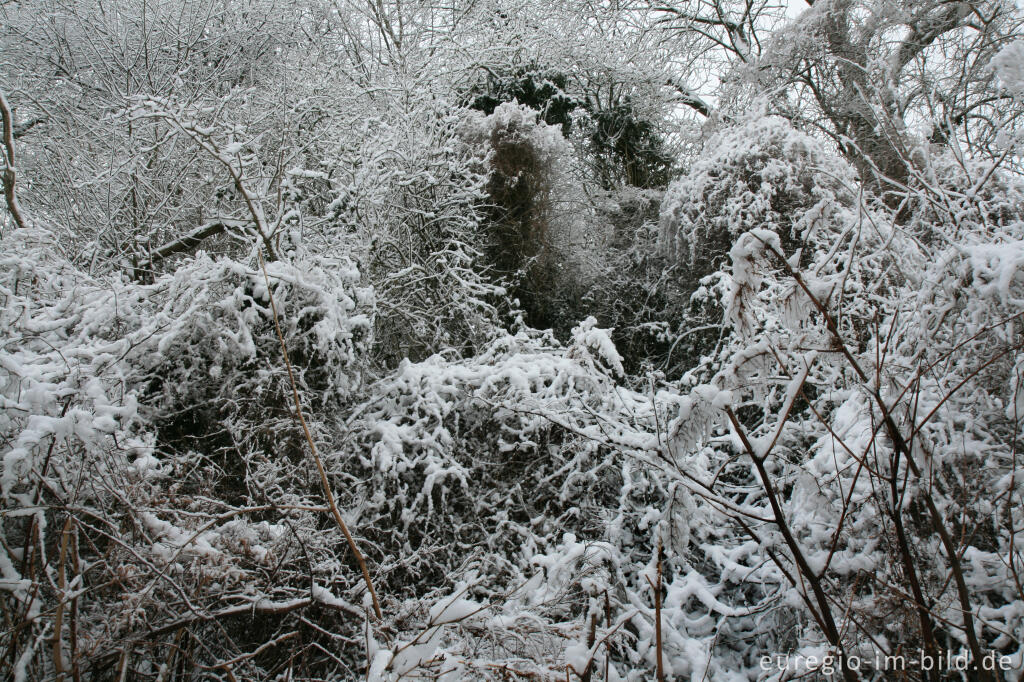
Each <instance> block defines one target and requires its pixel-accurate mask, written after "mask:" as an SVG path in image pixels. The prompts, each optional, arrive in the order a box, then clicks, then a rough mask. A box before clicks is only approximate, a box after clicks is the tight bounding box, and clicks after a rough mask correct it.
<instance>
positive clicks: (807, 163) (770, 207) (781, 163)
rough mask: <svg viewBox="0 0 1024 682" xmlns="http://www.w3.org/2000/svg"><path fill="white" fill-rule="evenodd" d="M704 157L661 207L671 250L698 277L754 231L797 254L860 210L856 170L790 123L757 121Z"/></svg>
mask: <svg viewBox="0 0 1024 682" xmlns="http://www.w3.org/2000/svg"><path fill="white" fill-rule="evenodd" d="M704 149H705V152H704V153H703V154H702V155H701V156H700V157H699V158H698V159H697V160H696V161H694V162H693V164H692V165H691V167H690V169H689V172H688V173H687V174H686V175H685V176H683V177H682V178H680V179H678V180H676V181H675V182H673V183H672V184H671V185H669V188H668V190H667V192H666V193H665V199H664V201H663V202H662V206H661V240H662V244H663V246H664V248H666V249H667V250H668V251H669V252H670V253H672V254H673V255H675V256H676V257H677V258H679V259H680V260H683V261H685V262H686V263H687V264H688V265H689V266H690V268H691V269H693V270H694V271H695V274H696V275H697V276H698V277H699V276H703V275H705V274H708V273H710V272H713V271H714V270H715V269H716V268H717V267H718V266H720V265H722V264H723V263H724V262H725V260H726V258H725V257H726V255H727V254H728V252H729V248H730V247H731V245H732V243H733V241H734V240H735V239H736V238H737V237H739V235H741V234H743V233H744V232H746V231H748V230H751V229H754V228H761V229H768V230H772V231H773V232H775V233H777V234H778V235H779V237H780V239H781V240H782V243H783V246H784V247H785V250H786V253H787V254H791V253H792V252H793V251H794V250H795V249H797V248H800V247H801V246H802V245H803V244H805V243H806V242H807V241H808V240H809V239H811V238H812V236H813V235H814V233H815V232H817V231H819V230H825V231H828V230H833V229H835V227H836V225H837V223H838V222H841V220H839V219H838V216H837V214H839V213H841V212H842V210H843V208H844V207H849V206H851V205H852V204H853V203H854V202H853V198H854V196H855V190H854V189H853V188H854V187H855V182H854V178H855V175H854V173H853V171H852V169H851V168H850V167H849V166H848V165H847V164H846V163H844V162H843V161H841V160H840V159H838V158H836V157H835V156H833V155H831V154H829V153H828V152H826V151H825V149H824V148H823V146H822V143H821V142H820V141H819V140H816V139H815V138H813V137H811V136H809V135H807V134H806V133H802V132H799V131H797V130H796V129H794V128H793V127H792V126H791V125H790V124H789V123H788V122H787V121H785V120H784V119H781V118H778V117H775V116H760V117H750V118H748V119H746V120H744V121H743V122H741V123H739V124H736V125H732V126H729V127H727V128H725V129H724V130H722V131H720V132H718V133H716V134H715V135H713V136H711V138H710V139H708V140H707V142H706V143H705V145H704Z"/></svg>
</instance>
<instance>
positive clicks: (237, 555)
mask: <svg viewBox="0 0 1024 682" xmlns="http://www.w3.org/2000/svg"><path fill="white" fill-rule="evenodd" d="M53 239H54V238H53V235H52V234H50V233H44V232H29V231H19V232H16V233H13V234H11V235H7V236H6V237H5V239H4V246H5V255H4V258H3V264H2V267H0V278H2V279H0V287H2V288H0V296H2V301H0V302H2V308H0V322H2V325H3V328H4V329H5V330H6V332H5V333H6V334H7V335H8V338H7V340H6V341H5V343H4V344H3V346H2V348H0V363H2V365H0V366H2V370H0V382H2V383H0V385H2V391H3V396H4V401H3V411H2V415H0V433H2V438H3V446H2V450H0V451H2V462H3V464H2V467H3V468H2V475H0V480H2V489H0V493H2V505H3V509H4V512H3V513H4V514H5V516H7V517H8V518H5V521H4V524H3V537H2V539H3V544H2V550H0V570H2V578H3V582H0V590H2V595H0V596H2V598H3V599H4V602H5V607H6V608H7V611H8V613H11V614H18V615H17V616H16V617H15V620H14V621H12V629H8V630H7V631H6V632H5V633H4V635H2V638H3V641H4V649H5V650H6V651H10V652H12V656H14V658H12V659H11V660H12V661H13V662H14V668H13V669H14V671H15V677H16V678H21V677H22V675H23V674H25V673H24V671H33V672H31V673H30V674H32V675H44V676H52V675H54V674H56V673H59V672H60V671H61V670H63V671H64V672H65V673H69V672H70V671H71V670H72V669H74V670H76V671H81V672H82V674H94V673H95V674H101V673H102V672H103V671H108V670H110V669H115V670H118V669H119V670H128V671H131V674H132V675H145V674H149V672H147V671H154V670H156V669H158V668H159V667H160V666H161V665H162V664H166V665H172V663H173V662H174V661H179V662H180V661H182V660H186V659H191V661H192V663H191V664H190V665H193V664H194V665H206V666H212V667H214V668H216V667H217V666H218V665H220V663H219V661H220V660H222V659H221V656H222V652H225V651H231V650H234V651H240V650H246V651H247V650H254V651H253V653H252V654H251V655H246V656H243V657H242V658H241V659H239V660H237V661H236V662H235V663H233V664H232V667H233V669H234V671H235V674H237V675H239V676H240V677H245V678H255V677H259V676H260V675H261V674H262V673H261V672H259V671H260V670H262V669H263V666H267V665H270V667H273V665H274V664H272V663H268V662H267V659H265V658H260V655H259V652H260V651H261V650H262V649H261V648H260V647H263V648H264V649H265V648H266V647H267V646H270V647H271V648H273V646H274V645H268V644H267V642H271V641H273V640H275V638H276V637H278V636H279V635H285V634H287V632H288V630H287V628H288V627H289V621H288V620H287V618H285V617H284V614H291V613H292V612H297V611H298V610H300V609H301V610H302V613H304V617H305V618H306V619H307V620H309V619H312V620H315V621H317V622H318V623H319V625H318V626H317V627H319V628H320V630H314V631H313V632H319V633H320V634H312V638H313V640H317V639H318V638H320V637H323V638H324V641H323V644H321V645H320V646H326V645H327V644H328V643H329V641H330V639H331V635H328V634H326V633H327V631H328V630H334V629H336V628H338V627H342V626H340V625H339V623H341V622H344V619H348V620H351V618H352V616H353V614H355V615H356V616H357V617H358V616H360V615H361V614H362V610H361V608H360V607H358V606H355V605H351V604H349V603H348V602H347V601H343V600H341V599H339V598H337V597H334V596H333V593H332V590H338V589H339V588H340V589H341V590H342V591H347V589H348V586H350V585H354V584H356V583H357V582H358V573H357V572H355V571H353V567H352V566H348V565H346V562H345V561H343V560H342V559H341V556H340V554H339V549H340V548H342V547H344V546H345V541H344V539H343V538H342V537H341V534H340V533H339V532H338V530H337V528H336V527H334V526H333V524H331V523H329V521H328V518H327V517H326V515H325V514H324V513H323V508H322V502H321V501H320V500H321V496H320V490H319V486H318V484H317V483H316V481H315V479H313V478H311V477H310V475H309V472H310V464H309V462H308V460H307V459H305V457H307V454H306V452H305V451H304V449H303V448H302V446H301V445H300V443H301V441H300V440H299V436H298V434H297V433H296V426H295V422H294V418H293V416H292V414H291V413H290V410H289V406H288V401H289V400H290V398H291V390H292V389H291V385H290V382H289V380H288V378H287V377H288V375H287V372H286V371H285V367H284V362H283V359H282V353H281V347H280V341H279V338H278V335H277V332H276V330H275V326H274V322H273V317H272V315H271V312H270V306H269V301H268V295H267V294H268V291H267V287H266V283H265V279H264V275H263V273H262V272H261V270H260V269H259V267H258V266H256V267H253V265H252V264H249V265H246V264H243V263H241V262H238V261H232V260H217V261H214V260H211V259H209V258H207V257H205V256H203V255H200V256H198V257H197V258H195V259H194V260H192V261H190V262H187V263H186V264H185V265H184V266H183V267H182V268H180V269H178V270H177V271H176V272H174V273H172V274H169V275H165V276H162V277H160V278H157V279H156V280H155V281H154V283H153V284H151V285H140V284H137V283H133V282H128V281H124V280H121V279H118V278H110V279H104V280H99V279H93V278H90V277H88V276H87V275H85V274H84V273H82V272H81V271H80V270H78V269H76V268H75V267H74V266H73V265H71V264H70V263H68V262H67V261H66V260H64V259H62V258H60V257H57V256H54V255H52V242H53ZM267 271H268V275H269V280H270V283H271V290H272V291H273V295H274V300H275V303H276V305H277V309H278V312H279V321H280V324H281V334H282V336H283V338H284V342H285V345H286V347H287V348H288V351H289V355H290V356H291V357H292V360H293V362H294V363H295V367H296V369H295V380H296V385H297V389H298V391H299V396H300V399H301V400H302V401H303V402H304V404H305V405H306V406H308V408H312V410H314V411H316V413H317V414H318V415H326V416H328V417H329V416H330V415H331V414H333V413H334V412H336V411H337V410H339V409H340V408H341V407H342V406H344V405H346V404H349V403H350V402H351V401H352V399H353V393H354V391H356V390H358V389H359V387H360V385H361V383H362V372H363V370H364V367H365V363H366V360H365V354H366V349H367V344H368V343H369V342H370V340H371V330H372V314H373V307H372V297H371V296H370V295H369V292H368V291H366V290H365V289H361V288H360V287H359V286H358V278H359V275H358V272H357V271H356V269H355V268H354V267H353V266H352V265H351V264H349V263H347V262H344V261H340V260H339V261H334V262H330V261H327V260H326V259H322V258H316V257H312V256H306V257H304V259H303V260H301V261H297V262H295V263H286V262H271V263H268V264H267ZM309 422H310V427H311V430H312V431H313V433H314V434H317V436H320V435H322V433H323V432H324V430H325V429H326V428H327V427H326V426H325V423H326V422H325V421H324V420H323V419H322V418H312V417H311V418H310V419H309ZM299 557H301V558H299ZM339 579H340V581H341V582H339ZM350 579H351V580H352V582H349V580H350ZM307 607H308V608H307ZM259 614H263V617H259V618H257V616H258V615H259ZM275 614H276V615H275ZM339 614H344V616H343V617H342V616H340V615H339ZM254 618H255V620H254ZM295 622H297V621H291V623H292V625H294V623H295ZM345 627H348V626H345ZM324 628H326V630H325V629H324ZM183 633H187V634H185V636H184V637H182V634H183ZM44 636H45V637H50V636H52V637H53V639H54V641H55V642H56V644H55V645H54V646H55V648H53V649H52V651H53V654H52V655H51V653H50V648H49V647H47V649H46V650H44V649H42V648H40V646H39V645H40V641H41V639H42V638H43V637H44ZM179 656H181V657H182V658H177V657H179ZM344 658H346V657H345V656H344V655H343V656H342V659H344ZM340 660H341V659H339V658H338V657H336V656H335V657H332V658H329V659H328V661H330V662H329V664H325V663H324V661H322V660H320V659H317V660H316V661H312V662H311V666H310V669H311V670H312V669H316V668H318V667H320V666H323V665H329V666H330V667H332V668H335V669H336V668H337V666H338V665H339V661H340ZM349 660H350V661H351V659H349ZM174 665H177V663H174ZM342 665H343V664H342ZM18 671H22V672H18Z"/></svg>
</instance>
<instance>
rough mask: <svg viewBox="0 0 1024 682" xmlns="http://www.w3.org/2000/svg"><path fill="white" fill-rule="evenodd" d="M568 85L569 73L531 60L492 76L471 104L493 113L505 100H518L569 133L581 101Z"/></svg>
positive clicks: (549, 123)
mask: <svg viewBox="0 0 1024 682" xmlns="http://www.w3.org/2000/svg"><path fill="white" fill-rule="evenodd" d="M567 85H568V78H567V76H566V75H565V74H561V73H557V72H554V71H546V70H544V69H542V68H540V67H539V66H537V65H536V64H531V65H528V66H523V67H520V68H518V69H516V70H514V71H511V72H509V73H506V74H502V75H497V76H495V75H490V76H488V78H487V83H486V84H485V85H484V86H481V87H478V88H475V89H474V91H473V93H472V95H473V99H472V102H471V103H470V105H469V106H470V108H471V109H476V110H477V111H482V112H484V113H485V114H487V115H488V116H489V115H491V114H493V113H494V109H495V108H496V107H497V106H498V105H499V104H501V103H503V102H518V103H519V104H522V105H525V106H528V107H530V108H531V109H534V110H536V111H539V112H540V120H542V121H544V122H545V123H547V124H548V125H552V126H555V125H557V126H561V128H562V135H564V136H565V137H568V136H569V134H570V133H571V132H572V118H571V117H572V112H573V111H575V110H576V109H577V108H578V107H579V106H580V102H579V100H578V99H576V98H574V97H572V96H571V95H569V94H568V93H567V92H566V87H567Z"/></svg>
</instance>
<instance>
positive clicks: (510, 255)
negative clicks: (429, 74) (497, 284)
mask: <svg viewBox="0 0 1024 682" xmlns="http://www.w3.org/2000/svg"><path fill="white" fill-rule="evenodd" d="M538 116H539V112H537V111H534V110H533V109H530V108H529V107H526V106H523V105H520V104H515V103H512V102H505V103H502V104H499V105H498V106H497V107H495V109H494V112H493V113H492V114H490V115H488V116H484V115H482V114H480V113H476V115H475V116H473V117H471V118H470V120H469V121H468V122H467V123H466V125H465V128H464V134H465V136H466V139H467V140H469V141H470V142H472V143H475V144H477V145H482V146H483V148H485V149H486V150H487V153H488V156H487V173H488V184H487V202H488V204H489V215H488V219H487V221H486V223H485V225H484V230H485V232H486V244H487V246H486V249H485V256H486V258H487V261H488V264H489V265H490V266H491V267H492V268H493V270H494V272H495V274H496V275H497V276H499V277H502V278H506V279H507V280H509V281H510V284H511V286H510V289H509V293H510V295H511V296H513V297H515V298H518V299H519V303H520V305H522V307H523V309H524V310H525V311H526V313H527V319H528V321H529V322H530V323H531V324H533V325H534V326H539V327H548V326H550V324H551V322H550V318H551V316H552V312H553V311H552V310H551V309H549V304H550V295H551V292H552V289H553V288H554V286H553V283H554V282H555V280H556V278H557V276H558V273H557V268H558V261H559V254H557V253H555V252H554V248H553V246H554V244H555V243H556V240H557V239H558V237H557V236H556V231H557V229H558V227H559V226H558V225H556V224H555V220H554V211H555V207H554V202H553V192H554V189H555V185H556V181H557V179H558V176H559V173H560V169H559V167H558V166H559V164H560V163H564V161H565V157H566V155H567V153H568V149H569V147H568V144H567V143H566V141H565V139H564V138H563V137H562V134H561V130H560V129H559V128H558V127H557V126H549V125H548V124H546V123H544V122H543V121H541V120H538Z"/></svg>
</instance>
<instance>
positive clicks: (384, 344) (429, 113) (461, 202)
mask: <svg viewBox="0 0 1024 682" xmlns="http://www.w3.org/2000/svg"><path fill="white" fill-rule="evenodd" d="M418 104H419V106H416V107H412V108H411V109H409V110H405V109H404V108H398V110H397V111H391V112H387V113H386V114H385V113H382V114H381V115H380V116H379V117H371V118H369V119H364V120H361V121H358V122H353V125H355V126H358V129H359V130H360V135H359V137H358V139H357V140H355V141H354V143H353V147H354V149H352V150H351V151H350V152H348V153H346V154H344V155H342V156H341V157H340V158H338V159H336V160H334V161H332V166H333V167H335V168H336V171H335V173H334V180H333V182H334V190H333V191H334V193H335V196H336V198H335V199H334V201H333V202H332V204H331V206H330V207H329V210H330V212H332V213H333V214H334V215H335V216H336V219H337V223H336V225H335V226H334V229H335V230H336V232H335V234H333V235H330V238H331V239H334V240H337V233H340V234H343V235H349V237H348V238H349V239H355V240H359V241H357V242H356V244H354V245H352V244H349V245H344V246H343V248H355V249H357V250H359V249H365V256H364V257H365V260H366V264H365V266H364V267H363V271H364V274H365V275H366V277H367V279H368V281H369V283H370V284H372V285H373V287H374V290H375V291H376V296H377V309H378V315H377V318H376V338H377V341H378V342H377V345H376V348H375V353H376V355H377V356H378V357H379V358H380V359H381V360H383V361H384V362H385V363H387V364H389V365H391V366H395V365H397V364H398V363H399V362H400V361H401V360H402V359H403V358H412V359H413V360H422V359H424V358H426V357H428V356H429V355H431V354H433V353H437V352H440V351H449V352H451V351H455V352H459V353H466V354H471V353H472V352H473V351H474V350H475V349H477V348H479V347H481V346H483V345H485V344H486V343H487V342H488V341H489V340H490V339H491V338H493V336H494V335H495V333H496V329H497V328H498V326H499V323H498V318H499V311H500V309H501V307H502V306H501V303H502V301H503V299H504V290H503V289H502V288H501V287H500V286H497V285H496V284H495V283H494V282H493V281H491V279H490V278H489V277H488V276H486V274H485V270H486V263H485V262H484V261H485V259H484V258H483V257H482V256H481V253H482V252H484V251H485V250H486V248H487V240H486V239H485V238H484V237H483V235H482V234H481V232H482V230H483V229H484V228H483V224H484V223H485V208H484V207H485V204H486V195H487V193H486V185H487V172H486V169H485V168H483V166H484V158H485V155H486V150H484V149H482V148H481V147H480V146H479V145H471V144H467V143H466V142H465V140H464V139H463V136H462V133H461V128H462V125H463V124H464V121H465V119H466V116H467V112H466V111H465V110H462V109H458V108H456V107H452V106H450V105H449V103H448V102H445V101H436V100H435V99H433V98H425V101H423V102H419V103H418ZM396 108H397V107H396ZM473 113H476V112H473ZM341 241H342V242H344V239H342V240H341ZM362 244H365V246H362Z"/></svg>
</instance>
